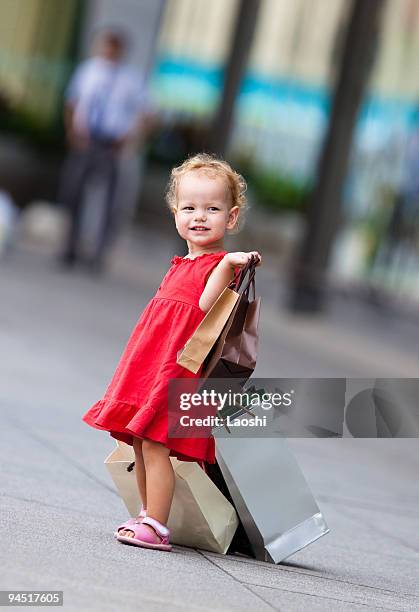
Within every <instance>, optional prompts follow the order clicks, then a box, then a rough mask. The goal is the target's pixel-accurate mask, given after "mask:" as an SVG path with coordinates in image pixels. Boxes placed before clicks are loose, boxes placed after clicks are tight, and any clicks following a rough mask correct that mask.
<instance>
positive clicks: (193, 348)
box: [176, 286, 240, 374]
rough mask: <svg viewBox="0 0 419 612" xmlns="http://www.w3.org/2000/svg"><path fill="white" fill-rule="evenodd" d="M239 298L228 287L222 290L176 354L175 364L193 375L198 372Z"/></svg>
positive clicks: (238, 295)
mask: <svg viewBox="0 0 419 612" xmlns="http://www.w3.org/2000/svg"><path fill="white" fill-rule="evenodd" d="M239 298H240V294H239V293H237V291H234V290H233V289H231V288H230V286H229V287H226V288H225V289H224V291H223V292H222V293H221V295H220V296H219V297H218V299H217V301H216V302H215V303H214V304H213V306H212V307H211V308H210V310H209V311H208V312H207V314H206V315H205V317H204V318H203V319H202V321H201V323H200V324H199V325H198V327H197V328H196V330H195V331H194V333H193V335H192V336H191V337H190V338H189V340H188V341H187V343H186V344H185V346H184V347H183V349H182V350H180V351H179V352H178V354H177V360H176V362H177V363H178V364H179V365H181V366H183V367H184V368H186V369H187V370H189V371H190V372H193V373H194V374H196V373H197V372H198V370H199V368H200V367H201V365H202V363H203V361H204V359H205V357H206V356H207V355H208V353H209V352H210V350H211V348H212V347H213V346H214V343H215V342H216V340H217V338H218V337H219V335H220V334H221V332H222V330H223V328H224V325H225V324H226V322H227V320H228V318H229V316H230V314H231V312H232V310H233V308H234V306H235V304H236V302H237V301H238V299H239Z"/></svg>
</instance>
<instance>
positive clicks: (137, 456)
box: [119, 437, 147, 537]
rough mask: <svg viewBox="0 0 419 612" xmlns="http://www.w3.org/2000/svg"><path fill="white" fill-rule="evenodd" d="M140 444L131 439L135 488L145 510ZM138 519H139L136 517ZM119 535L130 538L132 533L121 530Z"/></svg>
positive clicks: (135, 439) (139, 440)
mask: <svg viewBox="0 0 419 612" xmlns="http://www.w3.org/2000/svg"><path fill="white" fill-rule="evenodd" d="M142 444H143V441H142V439H141V438H136V437H134V438H133V447H134V452H135V476H136V479H137V486H138V490H139V492H140V497H141V500H142V504H143V508H144V509H146V508H147V489H146V474H145V466H144V458H143V452H142ZM137 518H139V517H137ZM119 534H120V535H123V536H128V537H132V536H133V535H134V532H133V531H131V530H130V529H121V530H120V531H119Z"/></svg>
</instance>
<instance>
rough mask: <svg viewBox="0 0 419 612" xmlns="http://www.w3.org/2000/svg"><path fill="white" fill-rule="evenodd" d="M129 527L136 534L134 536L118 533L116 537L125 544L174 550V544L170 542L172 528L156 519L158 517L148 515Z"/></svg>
mask: <svg viewBox="0 0 419 612" xmlns="http://www.w3.org/2000/svg"><path fill="white" fill-rule="evenodd" d="M144 525H149V526H150V527H152V528H153V529H154V531H155V533H153V532H152V531H150V529H147V528H146V527H144ZM129 529H130V530H131V531H133V532H134V534H135V536H134V537H133V538H129V537H128V536H121V535H118V536H117V538H116V539H117V540H119V541H120V542H123V543H124V544H133V545H134V546H141V547H142V548H154V549H156V550H167V551H169V550H172V546H171V544H169V538H170V530H169V529H168V528H167V527H166V525H163V524H162V523H159V521H156V519H153V518H151V517H149V516H146V517H145V518H144V519H143V520H142V522H141V523H134V524H131V526H130V527H129ZM159 538H160V539H159Z"/></svg>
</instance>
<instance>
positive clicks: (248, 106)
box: [153, 0, 419, 297]
mask: <svg viewBox="0 0 419 612" xmlns="http://www.w3.org/2000/svg"><path fill="white" fill-rule="evenodd" d="M237 6H238V2H237V0H213V1H212V2H211V3H207V2H205V1H200V0H198V1H197V0H168V2H167V8H166V12H165V15H164V20H163V25H162V29H161V34H160V40H159V52H158V58H157V62H156V66H155V70H154V74H153V87H154V93H155V97H156V101H157V103H158V105H159V107H160V109H161V110H162V112H163V113H164V115H165V116H166V117H167V118H168V119H170V120H171V121H173V120H174V119H175V118H178V119H179V120H183V121H184V120H185V117H186V118H188V117H189V118H190V120H191V121H192V120H197V119H199V120H201V121H203V122H205V121H207V120H208V119H209V117H210V116H211V114H212V113H213V111H214V109H215V107H216V104H217V101H218V97H219V95H220V91H221V87H222V80H223V67H224V63H225V59H226V55H227V53H228V45H229V40H230V36H231V31H232V26H233V24H234V18H235V13H236V11H237ZM349 7H350V3H349V2H346V0H334V2H316V1H312V0H295V1H293V2H290V1H289V0H263V1H262V2H261V8H260V15H259V19H258V23H257V29H256V36H255V40H254V44H253V46H252V49H251V54H250V61H249V65H248V69H247V73H246V76H245V79H244V80H243V83H242V86H241V92H240V96H239V99H238V102H237V108H236V115H235V126H234V135H233V138H232V142H231V145H230V155H231V156H232V157H233V158H235V160H236V162H237V161H239V162H240V161H241V162H243V163H245V167H246V169H249V168H251V170H252V171H253V172H254V173H256V175H260V178H259V183H260V182H264V188H263V189H261V190H260V194H261V197H262V198H263V197H264V193H265V194H266V199H267V200H268V199H269V198H272V199H273V200H274V199H275V198H276V199H277V206H276V208H277V209H278V210H279V211H281V209H285V210H286V209H293V208H294V209H297V210H298V207H299V204H301V202H302V200H303V197H304V193H305V189H306V188H307V187H308V186H309V184H310V179H311V177H312V176H313V172H314V171H315V168H316V160H317V155H318V152H319V147H320V146H321V142H322V137H323V134H324V132H325V128H326V125H327V121H328V116H329V107H330V94H331V91H330V88H331V83H332V82H333V77H334V74H335V70H336V67H337V65H338V61H339V53H340V43H341V41H342V36H341V35H342V33H343V31H344V27H345V22H346V17H347V14H348V9H349ZM418 52H419V2H418V0H390V1H389V2H387V5H386V8H385V14H384V20H383V27H382V32H381V37H380V47H379V52H378V59H377V61H376V63H375V66H374V69H373V73H372V76H371V79H370V85H369V90H368V93H367V96H366V98H365V100H364V104H363V106H362V109H361V112H360V116H359V120H358V126H357V130H356V134H355V141H354V146H353V153H352V163H351V168H350V172H349V176H348V181H347V186H346V195H345V224H344V227H343V230H342V232H341V234H340V236H339V237H338V239H337V241H336V248H335V256H334V264H333V266H332V273H333V274H334V276H335V278H336V279H338V280H342V281H343V282H345V283H346V282H348V281H349V282H350V281H360V280H364V281H367V282H368V283H373V284H374V283H377V284H378V285H379V286H380V287H384V288H388V289H390V290H391V291H396V292H399V293H401V294H404V293H405V292H407V294H409V295H410V296H413V295H415V296H416V297H419V290H418V289H417V287H419V283H418V282H417V281H418V280H419V279H418V276H419V261H418V257H417V247H418V244H417V243H418V242H419V229H418V237H416V234H415V237H414V239H412V236H410V237H409V243H408V244H407V243H406V244H404V237H403V235H402V234H403V232H402V234H401V235H400V236H399V241H400V244H397V245H395V248H394V257H393V256H392V255H390V256H389V255H387V252H388V245H387V236H388V232H389V231H391V228H390V226H391V223H392V221H391V218H392V214H393V210H394V206H395V202H396V200H397V197H398V194H399V193H400V191H401V190H403V181H404V174H405V173H404V164H405V154H406V150H407V146H408V141H409V138H410V135H411V133H412V131H413V130H414V129H415V126H416V125H417V124H418V119H419V113H417V112H416V110H417V99H418V98H419V96H418V93H419V83H418V81H417V79H416V78H415V75H416V74H417V71H418V69H419V60H418V58H419V53H418ZM256 178H258V176H257V177H256ZM270 187H271V193H270V192H269V188H270ZM418 199H419V194H418ZM280 200H282V201H280ZM271 209H275V206H271ZM415 210H416V209H415V207H414V206H413V207H412V223H413V222H414V223H416V221H415V220H414V219H416V217H415V215H416V212H415ZM408 214H409V213H408ZM413 217H414V219H413ZM405 224H406V223H405ZM407 225H409V218H408V219H407ZM399 233H400V232H399ZM406 249H407V251H408V252H406ZM384 251H385V252H386V256H383V252H384ZM406 261H408V263H409V266H408V268H409V272H408V273H407V269H406Z"/></svg>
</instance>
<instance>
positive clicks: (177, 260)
mask: <svg viewBox="0 0 419 612" xmlns="http://www.w3.org/2000/svg"><path fill="white" fill-rule="evenodd" d="M221 253H227V251H217V252H216V253H202V255H198V256H197V257H194V258H193V259H191V258H185V257H181V256H180V255H175V256H174V257H172V259H171V261H170V263H172V264H179V263H180V262H181V261H188V262H190V263H192V262H193V261H196V260H197V259H202V258H203V257H209V256H211V255H221Z"/></svg>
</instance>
